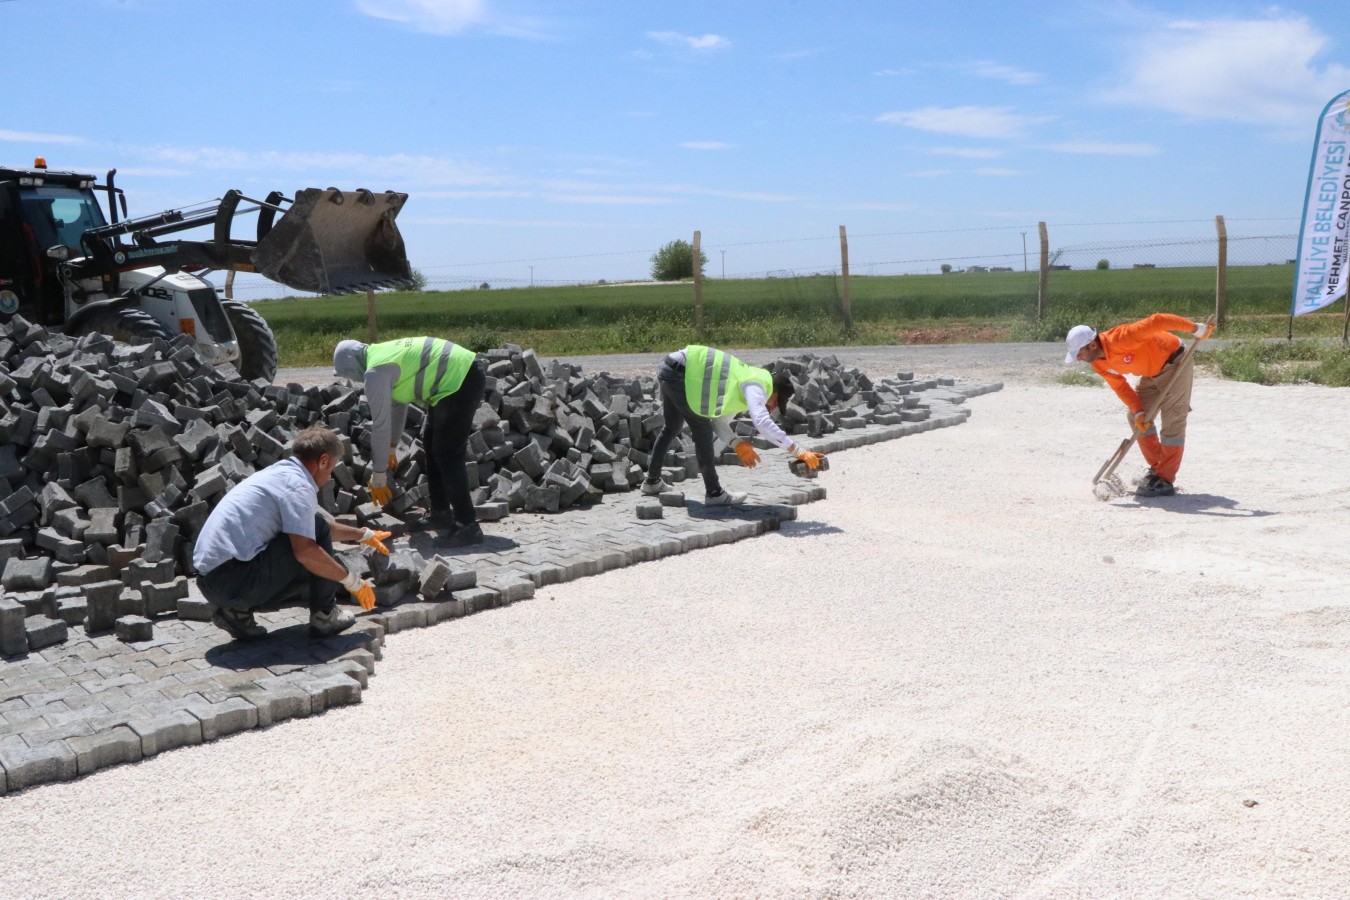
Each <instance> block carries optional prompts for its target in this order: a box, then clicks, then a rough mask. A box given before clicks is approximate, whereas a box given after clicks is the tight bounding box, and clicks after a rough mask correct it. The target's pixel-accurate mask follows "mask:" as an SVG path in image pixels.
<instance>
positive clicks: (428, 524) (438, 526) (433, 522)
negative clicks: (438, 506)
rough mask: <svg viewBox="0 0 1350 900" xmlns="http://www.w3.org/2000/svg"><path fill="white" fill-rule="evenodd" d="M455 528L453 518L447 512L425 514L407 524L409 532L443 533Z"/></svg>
mask: <svg viewBox="0 0 1350 900" xmlns="http://www.w3.org/2000/svg"><path fill="white" fill-rule="evenodd" d="M454 527H455V517H454V516H452V515H451V514H450V513H448V512H434V513H427V514H426V515H425V516H423V517H422V518H420V519H417V520H415V521H412V522H409V523H408V530H409V531H445V530H446V529H449V528H454Z"/></svg>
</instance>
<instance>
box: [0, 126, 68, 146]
mask: <svg viewBox="0 0 1350 900" xmlns="http://www.w3.org/2000/svg"><path fill="white" fill-rule="evenodd" d="M0 141H15V142H17V143H28V144H83V143H84V138H82V137H75V136H74V135H70V134H42V133H40V132H36V131H6V130H5V129H3V128H0Z"/></svg>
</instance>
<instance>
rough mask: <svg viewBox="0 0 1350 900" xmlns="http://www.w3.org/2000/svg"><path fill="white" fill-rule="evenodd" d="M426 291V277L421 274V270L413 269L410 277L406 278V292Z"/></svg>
mask: <svg viewBox="0 0 1350 900" xmlns="http://www.w3.org/2000/svg"><path fill="white" fill-rule="evenodd" d="M426 289H427V276H426V275H424V274H422V270H421V269H413V270H412V275H411V277H409V278H408V290H410V291H419V292H420V291H425V290H426Z"/></svg>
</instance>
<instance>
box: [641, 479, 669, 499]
mask: <svg viewBox="0 0 1350 900" xmlns="http://www.w3.org/2000/svg"><path fill="white" fill-rule="evenodd" d="M668 490H670V485H669V484H666V481H665V479H664V478H660V479H657V480H656V481H647V480H646V479H643V481H642V493H644V494H646V495H647V496H648V497H655V496H656V495H657V494H664V493H665V492H666V491H668Z"/></svg>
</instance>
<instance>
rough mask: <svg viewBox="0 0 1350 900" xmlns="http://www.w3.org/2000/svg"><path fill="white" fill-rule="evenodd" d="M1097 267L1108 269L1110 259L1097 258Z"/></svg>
mask: <svg viewBox="0 0 1350 900" xmlns="http://www.w3.org/2000/svg"><path fill="white" fill-rule="evenodd" d="M1097 268H1099V269H1109V268H1111V260H1109V259H1099V260H1097Z"/></svg>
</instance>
